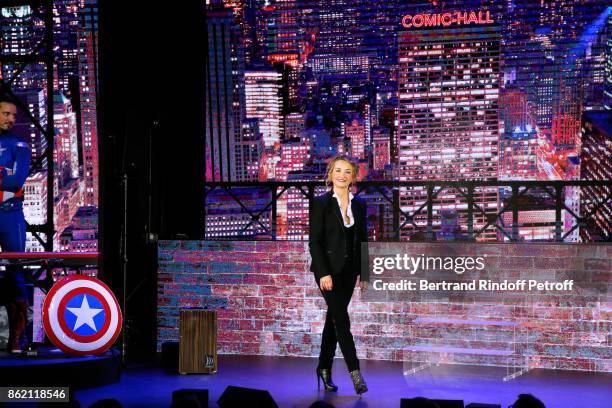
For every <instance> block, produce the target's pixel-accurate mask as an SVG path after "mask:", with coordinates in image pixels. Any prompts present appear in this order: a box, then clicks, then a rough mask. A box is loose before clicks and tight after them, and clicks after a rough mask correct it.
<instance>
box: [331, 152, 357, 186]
mask: <svg viewBox="0 0 612 408" xmlns="http://www.w3.org/2000/svg"><path fill="white" fill-rule="evenodd" d="M339 161H344V162H347V163H348V164H350V165H351V169H352V170H353V177H352V180H351V183H350V185H349V188H351V187H353V186H354V185H355V182H356V181H357V165H356V164H355V163H354V162H353V161H352V160H350V159H349V158H347V157H346V156H343V155H339V156H336V157H334V158H333V159H331V160H330V162H329V163H327V170H326V171H325V187H329V185H330V184H331V182H332V172H333V171H334V167H335V166H336V163H337V162H339Z"/></svg>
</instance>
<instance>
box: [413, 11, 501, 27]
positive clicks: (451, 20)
mask: <svg viewBox="0 0 612 408" xmlns="http://www.w3.org/2000/svg"><path fill="white" fill-rule="evenodd" d="M491 23H494V21H493V19H492V18H491V12H490V11H479V12H475V11H463V12H462V11H455V12H453V13H438V14H415V15H414V16H413V15H410V14H407V15H405V16H404V17H403V18H402V26H404V27H405V28H419V27H439V26H442V27H448V26H450V25H453V24H457V25H470V24H491Z"/></svg>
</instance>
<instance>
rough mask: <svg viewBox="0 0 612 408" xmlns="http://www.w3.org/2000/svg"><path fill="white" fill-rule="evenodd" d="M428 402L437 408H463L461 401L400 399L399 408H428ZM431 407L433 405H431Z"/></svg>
mask: <svg viewBox="0 0 612 408" xmlns="http://www.w3.org/2000/svg"><path fill="white" fill-rule="evenodd" d="M429 402H433V403H435V405H434V406H438V407H439V408H463V400H441V399H430V400H429V401H428V400H427V399H425V398H402V401H401V403H400V408H430V406H431V405H430V404H429ZM432 405H433V404H432Z"/></svg>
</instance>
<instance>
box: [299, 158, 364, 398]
mask: <svg viewBox="0 0 612 408" xmlns="http://www.w3.org/2000/svg"><path fill="white" fill-rule="evenodd" d="M356 177H357V166H356V165H355V164H354V163H353V162H351V161H350V160H348V159H346V158H344V157H341V156H338V157H335V158H334V159H333V160H332V161H331V162H330V163H329V165H328V166H327V174H326V184H328V183H331V184H332V186H333V187H332V189H331V190H330V191H329V192H327V193H325V194H323V195H321V196H319V197H316V198H315V199H314V200H313V202H312V207H311V208H310V217H309V224H310V242H309V247H310V255H311V257H312V263H311V266H310V270H311V271H312V272H314V275H315V279H316V281H317V285H318V286H319V289H320V290H321V293H322V294H323V298H324V299H325V303H326V304H327V316H326V319H325V326H324V328H323V334H322V336H321V353H320V355H319V365H318V367H317V383H318V384H320V380H323V385H324V387H325V390H326V391H336V390H337V389H338V387H337V386H336V385H335V384H334V383H333V381H332V376H331V372H332V363H333V360H334V355H335V354H336V343H339V344H340V350H341V351H342V355H343V356H344V360H345V361H346V365H347V367H348V370H349V373H350V376H351V379H352V381H353V385H354V387H355V392H357V394H363V393H364V392H366V391H367V390H368V387H367V385H366V383H365V381H364V379H363V376H362V375H361V372H360V371H359V360H358V359H357V352H356V350H355V342H354V341H353V335H352V334H351V322H350V319H349V315H348V311H347V308H348V305H349V303H350V301H351V296H352V294H353V289H354V288H355V284H356V282H357V276H358V275H359V276H360V283H359V285H360V287H361V289H365V288H367V285H368V280H369V277H368V268H367V267H364V268H362V267H361V243H362V242H366V241H367V239H368V230H367V220H366V205H365V202H364V201H363V200H362V199H360V198H358V197H354V196H353V194H352V193H351V191H350V189H351V187H352V186H353V184H354V183H355V180H356Z"/></svg>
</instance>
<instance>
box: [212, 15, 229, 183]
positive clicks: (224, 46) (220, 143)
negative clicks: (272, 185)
mask: <svg viewBox="0 0 612 408" xmlns="http://www.w3.org/2000/svg"><path fill="white" fill-rule="evenodd" d="M206 24H207V33H208V53H207V58H206V105H205V109H206V111H205V116H206V118H205V123H206V130H205V138H204V152H205V167H206V168H205V172H206V173H205V174H206V176H205V180H207V181H231V180H234V179H235V175H234V174H233V171H234V169H235V164H234V160H235V138H236V135H235V129H234V126H235V118H234V115H235V114H236V112H235V110H234V106H233V101H234V83H233V82H234V81H233V76H232V49H231V41H232V31H233V16H232V11H231V10H230V9H223V8H221V7H220V6H211V7H210V8H209V9H208V10H207V18H206Z"/></svg>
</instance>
